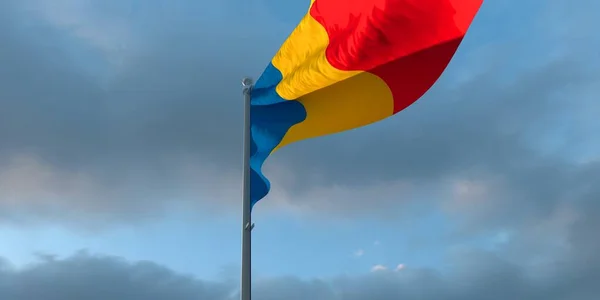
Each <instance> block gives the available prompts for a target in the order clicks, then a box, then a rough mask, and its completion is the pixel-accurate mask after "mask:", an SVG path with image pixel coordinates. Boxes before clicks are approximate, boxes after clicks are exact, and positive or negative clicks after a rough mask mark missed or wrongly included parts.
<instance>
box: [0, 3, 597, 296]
mask: <svg viewBox="0 0 600 300" xmlns="http://www.w3.org/2000/svg"><path fill="white" fill-rule="evenodd" d="M307 7H308V1H306V0H289V1H277V0H245V1H242V0H221V1H212V2H209V1H191V0H171V1H161V0H147V1H139V0H138V1H134V0H3V1H0V295H2V299H3V300H42V299H43V300H72V299H73V300H77V299H89V300H95V299H123V300H141V299H144V300H166V299H169V300H192V299H206V300H231V299H237V297H238V294H237V293H238V290H237V289H238V286H239V266H240V262H239V261H240V238H241V228H240V227H241V220H240V217H241V205H240V204H241V199H240V195H241V148H242V144H241V137H242V106H243V103H242V94H241V86H240V80H241V78H242V77H244V76H253V77H255V78H257V77H258V76H259V75H260V73H261V72H262V70H263V69H264V68H265V67H266V65H267V64H268V62H269V61H270V58H271V57H272V56H273V54H274V53H275V52H276V51H277V49H278V47H279V46H280V45H281V43H282V42H283V40H284V39H285V38H286V36H287V35H288V34H289V33H290V32H291V30H292V29H293V28H294V27H295V25H296V24H297V23H298V21H299V20H300V18H301V17H302V15H303V14H304V13H305V12H306V9H307ZM597 11H600V3H599V2H598V1H591V0H580V1H577V3H575V2H572V1H567V0H544V1H542V0H519V1H517V0H495V1H494V0H488V1H486V2H485V3H484V5H483V6H482V8H481V10H480V13H479V15H478V16H477V18H476V19H475V21H474V23H473V25H472V27H471V29H470V31H469V33H468V34H467V36H466V38H465V40H464V42H463V44H462V45H461V47H460V48H459V50H458V52H457V54H456V56H455V59H454V60H453V61H452V62H451V63H450V65H449V67H448V69H447V70H446V72H445V73H444V74H443V75H442V78H441V79H440V80H439V81H438V83H436V85H435V86H434V87H433V88H432V89H431V90H430V91H429V92H428V93H427V94H426V95H425V96H424V97H423V98H422V99H420V100H419V101H417V103H415V104H414V105H412V106H411V107H409V108H408V109H406V110H405V111H403V112H401V113H399V114H398V115H396V116H394V117H393V118H390V119H387V120H384V121H382V122H379V123H376V124H373V125H370V126H367V127H363V128H360V129H356V130H352V131H348V132H344V133H340V134H336V135H332V136H327V137H322V138H317V139H313V140H307V141H303V142H299V143H297V144H294V145H291V146H289V147H286V148H285V149H283V150H281V151H279V152H277V153H276V154H275V155H274V156H272V157H271V158H270V159H269V160H268V162H267V164H266V165H265V173H266V175H267V176H268V177H269V178H270V179H271V183H272V191H271V193H270V194H269V195H268V196H267V197H266V198H265V199H263V200H261V201H260V202H259V203H258V204H257V205H256V206H255V208H254V214H253V218H254V219H253V220H254V222H255V223H256V227H255V229H254V230H253V251H254V252H253V274H254V278H253V280H254V282H253V296H254V298H255V299H257V300H277V299H288V300H295V299H299V300H300V299H302V300H305V299H312V300H362V299H370V300H392V299H393V300H395V299H408V300H412V299H420V300H429V299H444V300H446V299H447V300H455V299H481V300H495V299H531V300H533V299H544V300H563V299H565V300H593V299H596V298H597V295H598V294H600V287H599V286H598V284H597V282H598V281H599V280H600V258H599V257H598V255H597V253H600V239H598V237H597V232H598V231H599V230H600V220H598V218H597V216H598V215H599V214H600V184H597V183H598V181H599V180H600V179H599V178H600V155H599V154H598V153H600V143H599V140H598V137H597V132H599V130H600V121H598V115H600V105H599V104H598V102H597V100H596V99H597V98H598V96H599V95H600V73H598V72H597V70H598V69H599V67H600V55H599V54H598V53H599V52H598V51H597V49H598V47H600V38H599V37H598V35H597V34H596V32H595V31H594V29H593V28H596V27H598V25H599V24H598V23H599V21H598V18H597V14H596V13H595V12H597Z"/></svg>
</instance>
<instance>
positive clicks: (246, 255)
mask: <svg viewBox="0 0 600 300" xmlns="http://www.w3.org/2000/svg"><path fill="white" fill-rule="evenodd" d="M253 84H254V83H253V81H252V79H251V78H248V77H246V78H244V79H243V80H242V88H243V93H244V150H243V153H244V158H243V174H244V175H243V180H242V181H243V187H242V274H241V281H242V282H241V288H240V299H241V300H250V298H251V294H252V293H251V284H252V280H251V272H252V271H251V265H252V264H251V260H252V238H251V233H252V228H254V224H252V220H251V212H250V209H251V203H250V201H251V200H250V145H251V144H250V143H251V141H250V92H251V91H252V86H253Z"/></svg>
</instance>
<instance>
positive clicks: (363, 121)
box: [250, 0, 483, 205]
mask: <svg viewBox="0 0 600 300" xmlns="http://www.w3.org/2000/svg"><path fill="white" fill-rule="evenodd" d="M482 2H483V0H312V1H311V5H310V8H309V11H308V13H307V14H306V15H305V16H304V18H303V19H302V20H301V21H300V24H298V26H297V27H296V29H295V30H294V31H293V32H292V34H291V35H290V36H289V37H288V39H287V40H286V41H285V42H284V43H283V45H282V46H281V48H280V49H279V51H278V52H277V54H276V55H275V57H273V59H272V61H271V63H270V64H269V65H268V66H267V68H266V70H265V71H264V73H263V74H262V75H261V76H260V78H259V79H258V81H257V82H256V85H255V86H254V88H253V90H252V94H251V113H250V114H251V137H252V143H251V152H250V168H251V171H250V198H251V203H252V205H254V204H255V203H256V202H257V201H259V200H260V199H262V198H263V197H264V196H265V195H267V193H268V192H269V188H270V184H269V181H268V180H267V178H266V177H265V176H264V175H263V173H262V171H261V168H262V165H263V163H264V161H265V160H266V159H267V157H268V156H269V155H270V154H271V153H273V152H274V151H276V150H277V149H279V148H281V147H283V146H285V145H288V144H290V143H293V142H296V141H299V140H303V139H308V138H312V137H317V136H323V135H328V134H333V133H337V132H341V131H345V130H350V129H353V128H357V127H361V126H365V125H368V124H371V123H373V122H377V121H380V120H382V119H385V118H387V117H389V116H392V115H394V114H396V113H398V112H399V111H401V110H403V109H404V108H406V107H407V106H409V105H410V104H412V103H413V102H415V101H416V100H417V99H419V98H420V97H421V96H422V95H423V94H425V92H427V90H428V89H429V88H430V87H431V86H432V85H433V84H434V83H435V82H436V81H437V79H438V78H439V77H440V75H441V74H442V72H443V71H444V69H445V68H446V66H447V65H448V63H449V62H450V60H451V59H452V57H453V55H454V53H455V52H456V50H457V48H458V46H459V44H460V42H461V41H462V39H463V37H464V36H465V34H466V32H467V29H468V28H469V26H470V24H471V22H472V21H473V19H474V17H475V15H476V13H477V11H478V10H479V7H480V6H481V4H482Z"/></svg>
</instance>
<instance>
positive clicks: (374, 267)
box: [371, 265, 388, 272]
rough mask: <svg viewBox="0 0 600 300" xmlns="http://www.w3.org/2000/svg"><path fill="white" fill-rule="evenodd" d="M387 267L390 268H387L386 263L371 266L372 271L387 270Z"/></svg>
mask: <svg viewBox="0 0 600 300" xmlns="http://www.w3.org/2000/svg"><path fill="white" fill-rule="evenodd" d="M387 269H388V268H387V267H386V266H384V265H374V266H373V267H372V268H371V272H381V271H385V270H387Z"/></svg>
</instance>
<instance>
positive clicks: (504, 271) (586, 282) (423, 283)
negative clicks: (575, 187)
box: [0, 248, 600, 300]
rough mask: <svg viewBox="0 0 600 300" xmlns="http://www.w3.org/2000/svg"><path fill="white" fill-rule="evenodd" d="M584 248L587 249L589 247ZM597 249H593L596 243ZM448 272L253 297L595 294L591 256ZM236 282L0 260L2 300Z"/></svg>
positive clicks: (460, 258)
mask: <svg viewBox="0 0 600 300" xmlns="http://www.w3.org/2000/svg"><path fill="white" fill-rule="evenodd" d="M590 250H591V249H590ZM596 250H598V248H596ZM449 262H450V263H451V264H452V265H453V267H452V268H451V270H452V271H451V272H449V273H445V274H442V273H439V272H436V271H433V270H428V269H411V268H404V269H402V270H401V271H400V272H394V271H387V270H384V269H381V270H380V271H378V272H375V273H371V274H366V275H363V276H358V277H345V276H342V277H336V278H327V279H311V280H305V279H304V280H303V279H298V278H293V277H285V278H283V277H281V278H258V279H255V283H254V291H253V297H254V299H257V300H278V299H290V300H296V299H298V300H304V299H315V300H362V299H373V300H392V299H407V300H412V299H421V300H429V299H432V300H433V299H444V300H454V299H456V300H458V299H483V300H495V299H547V300H562V299H571V300H590V299H595V296H596V295H597V294H598V293H599V292H600V289H599V288H598V286H597V284H596V282H597V280H598V279H600V276H599V275H600V273H599V272H598V270H599V269H598V266H600V265H599V264H598V263H599V261H598V259H595V260H593V261H587V262H586V263H583V261H580V260H577V259H575V260H563V261H557V262H555V263H552V264H545V265H542V266H537V267H535V268H534V267H523V266H519V265H517V264H513V263H510V262H508V261H506V260H503V259H500V258H499V257H497V256H494V255H492V254H490V253H485V252H465V253H456V254H455V255H453V256H452V257H450V258H449ZM237 283H238V282H237V280H236V279H235V278H223V279H221V280H219V281H206V280H201V279H197V278H194V277H192V276H188V275H184V274H179V273H177V272H175V271H173V270H169V269H167V268H165V267H162V266H160V265H157V264H155V263H152V262H135V263H133V262H128V261H126V260H123V259H121V258H118V257H108V256H98V255H90V254H88V253H86V252H80V253H78V254H75V255H73V256H71V257H68V258H64V259H59V258H55V257H52V256H41V257H40V259H39V261H38V262H37V263H35V264H32V265H30V266H28V267H26V268H23V269H14V268H12V267H11V266H10V265H9V264H8V263H6V262H5V263H4V264H0V293H1V294H2V295H3V299H6V300H42V299H43V300H59V299H60V300H64V299H90V300H95V299H108V298H110V299H124V300H125V299H127V300H137V299H140V300H141V299H144V300H146V299H149V300H167V299H168V300H188V299H190V300H191V299H205V300H233V299H238V297H239V296H238V295H237V293H236V287H237Z"/></svg>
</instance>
